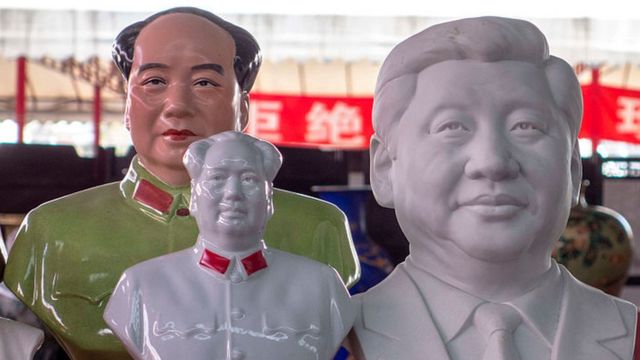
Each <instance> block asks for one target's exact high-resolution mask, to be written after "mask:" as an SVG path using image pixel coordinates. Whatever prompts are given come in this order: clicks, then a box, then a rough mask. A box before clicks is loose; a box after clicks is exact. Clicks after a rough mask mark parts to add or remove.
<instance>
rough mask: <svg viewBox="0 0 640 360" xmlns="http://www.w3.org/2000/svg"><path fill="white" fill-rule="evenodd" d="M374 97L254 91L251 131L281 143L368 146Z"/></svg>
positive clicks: (292, 144) (250, 132)
mask: <svg viewBox="0 0 640 360" xmlns="http://www.w3.org/2000/svg"><path fill="white" fill-rule="evenodd" d="M372 105H373V98H352V97H348V98H347V97H344V98H340V97H307V96H290V95H266V94H259V93H251V106H250V107H249V108H250V114H249V119H250V120H249V126H248V129H247V132H248V133H249V134H251V135H254V136H257V137H259V138H261V139H265V140H268V141H270V142H272V143H274V144H277V145H283V146H296V147H319V148H331V149H360V150H361V149H367V148H368V147H369V138H370V137H371V135H372V134H373V128H372V126H371V107H372Z"/></svg>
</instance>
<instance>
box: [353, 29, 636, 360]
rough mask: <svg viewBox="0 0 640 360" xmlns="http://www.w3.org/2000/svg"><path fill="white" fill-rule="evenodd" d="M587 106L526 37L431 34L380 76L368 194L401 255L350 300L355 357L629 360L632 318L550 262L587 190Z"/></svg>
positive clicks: (411, 42)
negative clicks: (385, 212)
mask: <svg viewBox="0 0 640 360" xmlns="http://www.w3.org/2000/svg"><path fill="white" fill-rule="evenodd" d="M581 118H582V97H581V92H580V86H579V84H578V81H577V79H576V76H575V74H574V72H573V70H572V68H571V66H569V65H568V64H567V63H566V62H565V61H563V60H561V59H559V58H557V57H554V56H551V55H549V49H548V45H547V41H546V39H545V37H544V35H543V34H542V33H541V32H540V31H539V30H538V29H537V28H536V27H535V26H534V25H532V24H531V23H529V22H526V21H521V20H515V19H505V18H497V17H483V18H473V19H463V20H458V21H453V22H448V23H443V24H440V25H436V26H433V27H430V28H428V29H426V30H424V31H422V32H420V33H418V34H416V35H414V36H412V37H410V38H408V39H406V40H405V41H403V42H402V43H400V44H399V45H397V46H396V47H395V48H394V49H393V50H392V51H391V53H390V54H389V56H388V57H387V59H386V60H385V62H384V64H383V65H382V68H381V70H380V73H379V76H378V81H377V85H376V90H375V105H374V112H373V122H374V128H375V134H374V136H373V138H372V139H371V149H370V150H371V186H372V188H373V192H374V194H375V197H376V200H377V201H378V202H379V203H380V204H381V205H383V206H385V207H389V208H394V209H395V211H396V216H397V218H398V222H399V224H400V226H401V228H402V230H403V232H404V234H405V235H406V237H407V239H408V240H409V242H410V255H409V256H408V257H407V259H406V261H405V262H404V263H402V264H400V265H399V266H398V267H397V268H396V269H395V270H394V271H393V273H392V274H391V275H390V276H389V277H388V278H387V279H385V280H384V281H383V282H382V283H380V284H379V285H378V286H376V287H374V288H372V289H370V290H369V291H368V292H366V293H365V294H363V295H362V296H361V297H358V298H357V300H358V301H359V302H360V304H361V311H360V312H359V315H358V317H357V319H356V323H355V325H354V330H355V331H354V333H355V336H351V340H353V343H355V349H356V350H357V351H356V352H358V356H359V358H361V359H367V360H374V359H375V360H377V359H404V360H417V359H434V360H441V359H452V360H461V359H484V360H489V359H490V360H501V359H509V360H514V359H520V360H533V359H535V360H550V359H558V360H573V359H575V360H607V359H611V360H613V359H624V360H629V359H632V356H633V353H634V340H635V333H636V318H637V312H636V307H635V306H634V305H633V304H631V303H629V302H626V301H624V300H621V299H618V298H615V297H612V296H609V295H606V294H604V293H603V292H601V291H599V290H596V289H594V288H591V287H589V286H586V285H584V284H582V283H581V282H579V281H577V280H576V279H575V278H574V277H572V276H571V275H570V274H569V272H568V271H567V270H566V269H565V268H564V267H562V266H559V265H558V264H557V263H556V262H555V261H554V260H552V259H551V256H550V254H551V250H552V248H553V246H554V244H555V242H556V241H557V240H558V238H559V237H560V235H561V234H562V232H563V230H564V228H565V226H566V223H567V218H568V216H569V209H570V208H571V206H572V205H575V204H576V203H577V201H578V194H579V185H580V180H581V176H582V168H581V160H580V152H579V148H578V141H577V134H578V131H579V129H580V122H581Z"/></svg>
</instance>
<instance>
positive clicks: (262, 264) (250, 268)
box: [242, 250, 267, 275]
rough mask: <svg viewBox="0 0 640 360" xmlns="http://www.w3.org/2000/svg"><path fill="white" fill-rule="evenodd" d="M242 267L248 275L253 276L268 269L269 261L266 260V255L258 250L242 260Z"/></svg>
mask: <svg viewBox="0 0 640 360" xmlns="http://www.w3.org/2000/svg"><path fill="white" fill-rule="evenodd" d="M242 265H243V266H244V270H245V271H246V272H247V275H251V274H253V273H254V272H256V271H259V270H262V269H264V268H266V267H267V260H266V259H265V258H264V255H262V251H261V250H258V251H256V252H254V253H253V254H251V255H249V256H247V257H245V258H244V259H242Z"/></svg>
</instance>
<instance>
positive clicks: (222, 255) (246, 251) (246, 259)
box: [104, 132, 355, 360]
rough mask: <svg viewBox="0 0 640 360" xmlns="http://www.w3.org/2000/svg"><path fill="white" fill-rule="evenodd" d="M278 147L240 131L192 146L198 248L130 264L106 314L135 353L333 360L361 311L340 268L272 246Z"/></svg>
mask: <svg viewBox="0 0 640 360" xmlns="http://www.w3.org/2000/svg"><path fill="white" fill-rule="evenodd" d="M280 164H281V160H280V155H279V152H278V151H277V149H276V148H275V147H274V146H273V145H271V144H269V143H267V142H264V141H260V140H257V139H255V138H253V137H251V136H249V135H244V134H242V133H238V132H226V133H221V134H218V135H214V136H212V137H210V138H209V139H207V140H201V141H198V142H195V143H193V144H192V145H191V146H190V147H189V150H188V151H187V153H186V155H185V165H186V167H187V169H188V170H189V173H190V175H191V176H192V177H193V180H192V188H193V192H192V198H191V212H192V214H194V216H195V218H196V222H197V224H198V228H199V231H200V232H199V235H198V240H197V242H196V245H195V246H194V247H192V248H190V249H186V250H183V251H180V252H177V253H174V254H169V255H164V256H161V257H158V258H155V259H151V260H148V261H145V262H142V263H140V264H137V265H134V266H133V267H131V268H129V269H127V270H126V271H125V272H124V274H123V275H122V277H121V279H120V281H119V283H118V285H117V286H116V289H115V292H114V294H113V295H112V297H111V299H110V300H109V303H108V305H107V308H106V310H105V313H104V318H105V320H106V322H107V324H108V325H109V326H110V327H111V329H112V330H113V332H114V333H115V334H116V336H117V337H118V338H119V339H121V340H122V342H123V343H124V345H125V347H126V348H127V350H128V351H129V353H130V354H131V355H132V356H133V357H134V358H135V359H154V360H156V359H176V358H180V357H185V356H186V357H187V358H189V359H211V358H214V359H228V360H231V359H274V360H275V359H330V358H331V357H332V356H333V354H334V353H335V352H336V351H337V349H338V347H339V346H340V343H341V342H342V339H343V338H344V337H345V336H346V334H347V332H348V331H349V329H350V328H351V326H352V324H353V319H354V317H355V311H354V310H353V308H352V305H351V304H350V302H349V295H348V292H347V290H346V288H345V286H344V285H343V284H342V282H341V281H340V278H339V277H338V275H337V273H336V272H335V270H334V269H332V268H330V267H329V266H326V265H324V264H321V263H318V262H316V261H313V260H309V259H306V258H303V257H300V256H296V255H292V254H289V253H286V252H282V251H278V250H274V249H270V248H267V247H266V246H265V245H264V242H263V241H262V235H263V231H264V227H265V224H266V222H267V220H268V219H269V218H270V217H271V215H272V214H273V211H274V207H273V204H272V198H271V193H272V184H271V182H272V181H273V178H274V177H275V175H276V173H277V170H278V168H279V167H280Z"/></svg>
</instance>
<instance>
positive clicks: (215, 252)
mask: <svg viewBox="0 0 640 360" xmlns="http://www.w3.org/2000/svg"><path fill="white" fill-rule="evenodd" d="M192 254H193V259H194V260H195V262H197V263H198V266H200V267H201V268H202V269H206V271H208V272H210V273H212V274H213V275H214V276H216V277H219V278H224V279H231V280H232V281H233V282H240V281H246V280H247V279H248V278H249V277H250V276H252V275H254V274H257V273H260V270H263V269H266V268H267V267H268V266H269V263H270V261H271V259H270V258H271V256H270V253H269V250H268V248H267V246H266V245H265V243H264V241H260V242H259V243H258V244H257V245H256V246H255V247H253V248H251V249H247V250H245V251H241V252H231V251H225V250H222V249H219V248H217V247H216V246H215V245H214V244H212V243H211V242H208V241H206V240H204V239H203V238H202V236H198V240H197V241H196V245H195V246H194V247H193V250H192ZM234 278H235V281H234Z"/></svg>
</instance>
